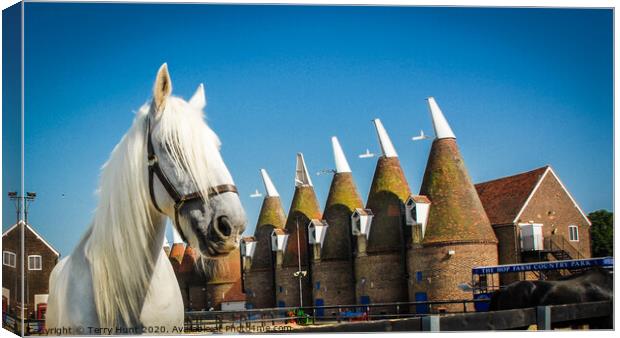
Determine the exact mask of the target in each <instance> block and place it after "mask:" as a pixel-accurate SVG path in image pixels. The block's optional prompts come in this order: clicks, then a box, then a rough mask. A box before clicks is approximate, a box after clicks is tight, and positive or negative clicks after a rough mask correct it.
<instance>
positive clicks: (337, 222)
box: [321, 172, 363, 259]
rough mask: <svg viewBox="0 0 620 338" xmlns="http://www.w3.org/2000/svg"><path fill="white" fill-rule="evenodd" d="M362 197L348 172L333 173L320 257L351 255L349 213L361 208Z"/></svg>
mask: <svg viewBox="0 0 620 338" xmlns="http://www.w3.org/2000/svg"><path fill="white" fill-rule="evenodd" d="M362 207H363V202H362V198H361V196H360V194H359V192H358V191H357V187H356V186H355V181H354V180H353V175H352V174H351V173H350V172H342V173H336V174H334V178H333V179H332V183H331V186H330V188H329V195H328V196H327V202H326V203H325V211H324V212H323V218H324V219H325V220H326V221H327V224H329V229H328V230H327V233H326V234H325V242H324V243H323V248H322V250H321V259H348V258H349V257H350V256H351V254H350V253H351V252H352V250H351V239H350V238H351V229H350V224H351V214H353V211H355V209H356V208H362Z"/></svg>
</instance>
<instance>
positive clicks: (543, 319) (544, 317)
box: [536, 306, 551, 331]
mask: <svg viewBox="0 0 620 338" xmlns="http://www.w3.org/2000/svg"><path fill="white" fill-rule="evenodd" d="M536 330H538V331H540V330H551V307H550V306H537V307H536Z"/></svg>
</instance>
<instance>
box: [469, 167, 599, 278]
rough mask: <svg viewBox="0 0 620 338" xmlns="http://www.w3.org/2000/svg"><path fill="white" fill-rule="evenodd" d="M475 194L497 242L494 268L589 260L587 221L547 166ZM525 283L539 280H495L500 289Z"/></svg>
mask: <svg viewBox="0 0 620 338" xmlns="http://www.w3.org/2000/svg"><path fill="white" fill-rule="evenodd" d="M476 189H477V190H478V194H479V195H480V199H481V200H482V203H483V205H484V208H485V210H486V213H487V215H488V216H489V219H490V221H491V223H492V224H493V230H495V234H496V235H497V238H498V239H499V249H498V253H499V264H514V263H522V262H523V263H525V262H533V261H547V260H561V259H579V258H589V257H591V251H590V225H591V223H590V220H589V219H588V217H587V216H586V214H585V213H584V212H583V211H582V210H581V208H580V207H579V205H577V202H576V201H575V200H574V199H573V197H572V196H571V194H570V193H569V192H568V190H567V189H566V187H565V186H564V184H562V181H560V179H559V177H558V176H557V175H556V173H555V171H554V170H553V169H552V168H551V167H550V166H544V167H542V168H537V169H534V170H531V171H528V172H525V173H520V174H516V175H513V176H508V177H503V178H499V179H495V180H492V181H488V182H483V183H479V184H477V185H476ZM548 274H549V273H548ZM547 277H551V278H553V276H547ZM526 278H527V279H537V278H539V276H537V275H535V274H533V273H528V274H524V273H521V274H516V273H515V274H502V275H501V276H500V279H501V283H502V284H506V283H510V282H513V281H515V280H518V279H526Z"/></svg>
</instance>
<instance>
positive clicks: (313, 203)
mask: <svg viewBox="0 0 620 338" xmlns="http://www.w3.org/2000/svg"><path fill="white" fill-rule="evenodd" d="M312 219H321V210H320V208H319V202H318V200H317V198H316V194H315V192H314V187H313V186H312V182H311V181H310V177H309V175H308V170H307V168H306V164H305V162H304V159H303V155H301V154H298V155H297V170H296V178H295V194H294V196H293V202H291V207H290V208H289V213H288V218H287V219H286V226H285V229H286V231H287V233H288V234H289V238H288V242H287V248H286V252H285V256H284V261H283V265H284V266H297V264H298V259H297V252H298V249H297V242H298V241H297V233H298V232H299V245H300V248H299V252H300V257H301V264H302V265H305V264H307V263H308V237H307V234H306V233H307V226H308V223H310V220H312ZM297 226H299V231H297Z"/></svg>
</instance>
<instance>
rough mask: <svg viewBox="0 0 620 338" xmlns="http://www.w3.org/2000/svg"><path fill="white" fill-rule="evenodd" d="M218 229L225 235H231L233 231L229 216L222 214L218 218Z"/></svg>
mask: <svg viewBox="0 0 620 338" xmlns="http://www.w3.org/2000/svg"><path fill="white" fill-rule="evenodd" d="M217 230H218V231H219V233H221V234H222V236H224V237H229V236H230V234H231V233H232V228H231V226H230V223H229V222H228V217H226V216H220V217H218V218H217Z"/></svg>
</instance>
